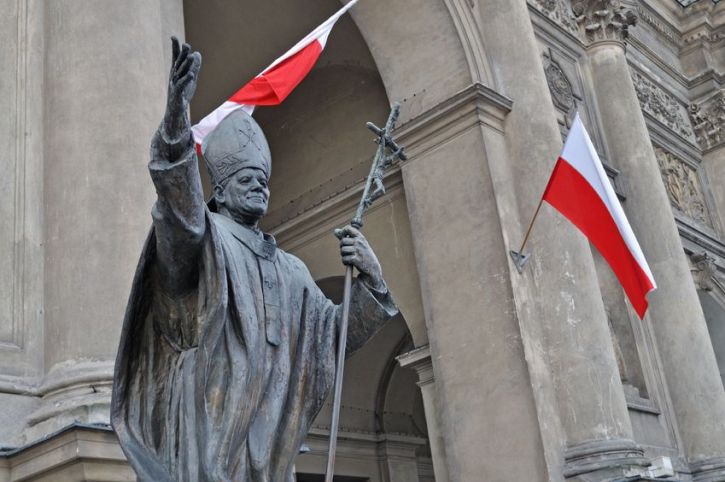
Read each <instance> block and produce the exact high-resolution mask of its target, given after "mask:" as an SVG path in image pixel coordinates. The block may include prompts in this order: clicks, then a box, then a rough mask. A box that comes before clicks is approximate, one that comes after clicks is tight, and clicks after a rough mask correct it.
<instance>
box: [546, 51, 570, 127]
mask: <svg viewBox="0 0 725 482" xmlns="http://www.w3.org/2000/svg"><path fill="white" fill-rule="evenodd" d="M544 72H545V73H546V82H547V83H548V84H549V92H551V99H552V100H553V101H554V107H556V108H557V109H559V110H560V111H562V112H564V113H565V114H571V113H572V112H573V111H574V110H575V109H576V100H575V98H574V89H573V88H572V86H571V82H570V81H569V78H568V77H567V76H566V73H564V71H563V70H562V68H561V66H560V65H559V63H558V62H557V61H556V60H554V58H553V55H552V53H551V51H549V52H547V53H545V54H544Z"/></svg>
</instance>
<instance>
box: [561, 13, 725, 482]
mask: <svg viewBox="0 0 725 482" xmlns="http://www.w3.org/2000/svg"><path fill="white" fill-rule="evenodd" d="M574 7H575V11H576V12H577V14H578V16H579V17H578V18H579V21H580V23H581V26H582V32H583V36H584V40H585V41H586V42H588V43H589V48H588V60H589V63H590V66H591V75H592V79H593V83H594V90H595V95H596V99H597V107H598V109H599V115H600V118H601V122H602V128H603V134H604V137H605V138H606V141H607V145H608V146H609V153H610V159H611V162H612V163H613V164H614V165H615V166H616V167H617V168H618V169H619V170H620V172H621V175H622V176H623V177H624V178H625V179H627V185H628V190H627V192H626V196H627V201H626V203H625V206H624V207H625V210H626V212H627V216H628V218H629V221H630V223H631V224H632V228H633V230H634V231H635V234H636V236H637V239H638V240H639V242H640V244H641V245H642V249H643V251H644V254H645V257H646V258H647V261H648V262H649V265H650V268H651V269H652V271H653V273H654V277H655V280H656V282H657V284H658V289H657V290H656V291H655V292H654V293H653V294H651V295H650V296H649V300H650V310H649V316H650V318H651V320H652V325H653V327H654V332H655V334H656V338H657V343H658V348H659V353H660V355H661V359H662V364H663V367H664V370H665V376H666V379H667V385H668V388H669V393H670V396H671V398H672V403H673V407H674V411H675V414H676V416H677V422H678V427H679V433H680V435H681V437H682V442H683V444H684V451H685V454H686V455H687V457H688V459H689V462H690V464H691V468H692V470H693V475H694V478H695V480H722V479H721V478H719V477H725V457H724V456H725V435H723V434H725V390H723V386H722V383H720V377H719V374H718V369H717V363H716V361H715V355H714V353H713V348H712V345H711V343H710V339H709V335H708V331H707V326H706V324H705V319H704V316H703V312H702V308H701V306H700V302H699V300H698V297H697V292H696V289H695V285H694V282H693V280H692V276H691V275H690V272H689V266H688V263H687V260H686V258H685V253H684V251H683V247H682V243H681V240H680V237H679V234H678V231H677V227H676V225H675V221H674V217H673V214H672V212H671V209H670V207H669V206H670V203H669V199H668V197H667V193H666V190H665V186H664V183H663V182H662V181H661V177H660V171H659V167H658V165H657V160H656V158H655V154H654V151H653V149H652V144H651V142H650V138H649V134H648V132H647V125H646V123H645V119H644V116H643V115H642V112H641V109H640V106H639V101H638V100H637V95H636V92H635V88H634V85H633V83H632V79H631V75H630V71H629V67H628V65H627V59H626V57H625V44H624V39H625V38H626V31H627V27H628V25H631V24H632V23H633V22H634V17H633V14H632V13H631V12H628V11H625V10H624V9H623V7H622V6H621V4H620V2H619V1H618V0H608V1H604V0H580V1H579V2H575V5H574Z"/></svg>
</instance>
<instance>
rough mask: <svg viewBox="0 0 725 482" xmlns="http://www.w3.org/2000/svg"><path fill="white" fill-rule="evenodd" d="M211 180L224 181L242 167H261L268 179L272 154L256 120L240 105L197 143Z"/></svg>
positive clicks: (216, 182)
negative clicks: (199, 144) (199, 143)
mask: <svg viewBox="0 0 725 482" xmlns="http://www.w3.org/2000/svg"><path fill="white" fill-rule="evenodd" d="M201 153H202V154H203V155H204V160H205V161H206V167H207V169H208V170H209V176H210V177H211V181H212V184H214V185H224V184H225V183H226V181H227V180H228V179H229V178H230V177H231V176H233V175H234V174H236V173H237V172H239V171H240V170H242V169H244V168H245V167H253V168H256V169H261V170H262V171H264V173H265V174H266V175H267V178H268V179H269V176H270V174H272V155H271V153H270V151H269V145H268V144H267V139H266V138H265V137H264V133H263V132H262V129H261V128H260V127H259V124H257V122H256V121H255V120H254V119H253V118H252V116H250V115H249V114H247V113H246V112H244V111H243V110H242V109H237V110H235V111H234V112H232V113H231V114H229V115H228V116H227V117H226V118H225V119H224V120H223V121H221V122H220V123H219V125H218V126H217V127H216V129H214V130H213V131H212V132H211V133H210V134H209V135H207V136H206V138H205V139H204V142H203V143H202V145H201Z"/></svg>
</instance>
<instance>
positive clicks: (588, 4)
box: [571, 0, 637, 42]
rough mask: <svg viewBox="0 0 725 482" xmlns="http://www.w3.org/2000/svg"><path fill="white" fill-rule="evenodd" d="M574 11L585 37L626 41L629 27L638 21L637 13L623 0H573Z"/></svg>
mask: <svg viewBox="0 0 725 482" xmlns="http://www.w3.org/2000/svg"><path fill="white" fill-rule="evenodd" d="M571 8H572V11H573V12H574V16H575V18H576V22H577V23H578V24H579V27H580V31H581V33H582V35H583V37H584V39H585V40H586V41H588V42H597V41H600V40H621V41H624V40H625V39H626V38H627V36H628V34H629V32H628V29H629V27H631V26H633V25H635V24H636V23H637V14H636V13H635V12H634V11H633V10H631V9H628V8H625V7H624V5H622V2H621V0H573V1H572V6H571Z"/></svg>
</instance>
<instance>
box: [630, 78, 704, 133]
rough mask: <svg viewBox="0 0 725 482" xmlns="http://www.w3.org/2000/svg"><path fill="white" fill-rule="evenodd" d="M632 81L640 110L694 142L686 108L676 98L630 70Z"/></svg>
mask: <svg viewBox="0 0 725 482" xmlns="http://www.w3.org/2000/svg"><path fill="white" fill-rule="evenodd" d="M632 81H633V82H634V88H635V90H636V91H637V98H638V99H639V104H640V106H641V107H642V110H643V111H645V112H646V113H648V114H650V115H651V116H652V117H654V118H655V119H657V120H658V121H660V122H661V123H663V124H664V125H666V126H667V127H669V128H670V129H671V130H672V131H674V132H675V133H676V134H679V135H680V136H682V137H684V138H685V139H687V140H688V141H690V142H692V143H694V142H695V134H694V132H693V131H692V126H691V125H690V121H689V119H688V118H687V114H686V110H685V107H684V106H683V105H681V104H680V103H679V102H678V101H677V99H675V98H674V97H673V96H671V95H670V94H668V93H666V92H664V91H663V90H662V89H661V88H660V87H659V86H658V85H657V84H655V83H654V82H652V81H651V80H649V79H647V78H646V77H645V76H643V75H642V74H640V73H639V72H637V71H636V70H632Z"/></svg>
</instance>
